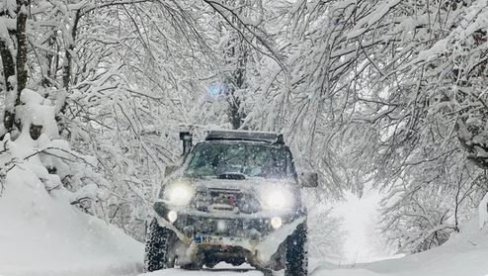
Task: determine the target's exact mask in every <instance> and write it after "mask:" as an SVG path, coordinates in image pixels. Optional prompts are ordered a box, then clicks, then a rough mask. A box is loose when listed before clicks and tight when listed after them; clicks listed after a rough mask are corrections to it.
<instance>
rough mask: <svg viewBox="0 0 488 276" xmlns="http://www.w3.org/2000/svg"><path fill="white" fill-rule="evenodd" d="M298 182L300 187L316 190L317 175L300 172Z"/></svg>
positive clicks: (317, 183)
mask: <svg viewBox="0 0 488 276" xmlns="http://www.w3.org/2000/svg"><path fill="white" fill-rule="evenodd" d="M298 182H299V183H300V185H301V186H302V187H306V188H316V187H317V186H319V175H318V174H317V173H316V172H300V173H299V174H298Z"/></svg>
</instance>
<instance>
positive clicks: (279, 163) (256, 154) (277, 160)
mask: <svg viewBox="0 0 488 276" xmlns="http://www.w3.org/2000/svg"><path fill="white" fill-rule="evenodd" d="M227 173H236V174H243V175H244V176H247V177H265V178H289V177H293V176H294V169H293V164H292V158H291V154H290V151H289V150H288V149H287V148H286V147H283V146H277V145H269V144H258V143H256V144H255V143H244V142H236V143H201V144H198V145H197V146H196V147H195V149H194V150H193V157H192V158H191V160H190V162H189V165H188V167H187V169H186V171H185V175H186V176H190V177H206V176H219V175H222V174H227Z"/></svg>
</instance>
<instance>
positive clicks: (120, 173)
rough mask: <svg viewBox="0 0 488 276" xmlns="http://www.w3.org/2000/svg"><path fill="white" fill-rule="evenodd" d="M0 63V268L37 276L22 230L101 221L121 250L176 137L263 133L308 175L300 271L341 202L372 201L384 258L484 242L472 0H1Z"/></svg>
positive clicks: (481, 91)
mask: <svg viewBox="0 0 488 276" xmlns="http://www.w3.org/2000/svg"><path fill="white" fill-rule="evenodd" d="M0 58H1V66H0V71H1V74H0V83H1V84H0V106H1V109H2V110H1V111H0V118H1V123H0V140H1V143H0V161H1V162H0V274H2V275H3V274H5V275H57V274H55V273H54V272H57V271H55V270H53V269H52V268H49V271H51V272H49V273H48V272H45V271H47V270H43V271H44V272H39V270H38V267H39V266H40V264H35V265H34V266H35V269H34V270H37V271H38V272H37V273H38V274H35V273H32V270H28V269H27V268H26V267H29V266H30V265H32V264H31V263H30V261H29V258H31V259H32V260H34V259H37V258H38V256H42V255H43V253H42V252H45V250H46V247H44V246H45V245H44V244H43V243H42V242H40V241H39V239H42V236H40V237H39V236H36V237H31V238H27V240H26V241H25V243H21V244H20V245H19V244H15V243H13V242H12V241H11V240H12V239H22V238H24V237H25V236H30V235H33V234H32V233H34V232H36V231H42V232H43V233H48V232H49V233H51V235H52V236H56V235H57V234H56V233H58V232H59V233H61V232H63V235H64V234H66V233H67V232H70V231H72V232H71V233H77V232H79V235H78V234H72V235H71V234H70V235H67V234H66V235H67V236H66V237H64V236H63V239H72V240H77V239H82V238H80V235H86V233H88V232H90V231H92V230H93V229H92V228H89V227H93V225H97V226H96V229H98V230H99V231H105V230H100V229H102V228H103V229H105V227H109V229H111V230H110V231H115V232H116V233H117V234H116V236H117V237H118V238H117V239H128V238H126V236H130V237H131V242H130V243H131V244H130V246H127V247H123V246H121V247H120V248H119V250H120V251H126V250H129V251H130V250H133V248H138V249H139V247H140V246H141V245H140V244H143V243H144V240H145V239H146V236H147V232H148V227H149V222H150V217H151V215H152V208H153V207H152V206H153V203H154V201H155V198H157V196H158V192H159V189H160V186H161V183H162V182H163V181H164V179H165V170H166V168H167V167H169V166H171V165H172V164H175V163H178V161H179V159H180V158H181V155H182V150H183V149H182V146H181V142H180V139H179V132H180V131H181V130H189V131H191V132H192V133H194V134H195V138H194V139H196V140H198V139H199V137H201V136H202V135H203V133H204V131H205V130H207V129H235V130H243V131H270V132H277V133H282V134H283V135H284V139H285V141H286V143H287V145H289V147H290V149H291V151H292V152H293V154H294V159H295V163H296V165H297V167H298V168H300V169H304V170H313V171H315V172H317V173H318V183H319V185H318V187H317V188H315V189H313V190H310V191H309V192H308V193H309V194H308V197H307V198H308V200H307V202H308V209H309V215H308V224H309V235H310V241H309V252H310V254H312V256H313V258H314V259H315V260H317V263H318V264H322V263H325V262H329V261H331V260H332V259H334V258H337V256H338V255H340V254H341V243H343V242H344V239H347V237H345V236H344V233H342V232H341V230H340V224H341V221H340V219H338V218H336V217H334V216H332V215H331V212H333V209H334V205H335V204H337V203H338V202H341V201H343V200H344V194H345V193H350V194H352V195H354V196H355V197H357V198H361V197H362V196H363V195H364V194H365V192H367V191H368V190H374V191H378V192H379V193H381V194H382V198H381V200H380V202H379V218H380V219H379V221H378V224H377V225H376V228H377V230H378V231H377V233H378V235H381V236H382V237H384V240H385V244H386V245H387V247H388V248H390V249H391V250H392V252H393V253H394V254H402V255H411V254H415V255H416V254H424V253H425V252H426V251H430V250H435V249H434V248H438V247H439V246H442V245H443V244H444V243H446V242H448V241H449V240H450V238H451V237H459V236H460V235H462V233H463V229H465V227H467V226H469V225H470V224H471V222H472V221H473V220H475V221H476V223H475V224H476V227H473V228H476V229H477V230H476V231H474V232H476V234H473V235H478V234H480V233H484V232H483V231H484V230H479V229H480V228H482V229H485V230H487V229H486V228H484V227H485V226H484V224H485V222H488V214H487V213H488V211H487V203H488V174H487V169H488V67H487V65H488V1H486V0H415V1H413V0H403V1H401V0H276V1H265V0H1V1H0ZM44 217H46V218H48V219H46V220H43V218H44ZM74 217H76V218H77V219H76V221H75V219H74ZM64 218H69V220H70V221H69V222H66V221H64ZM43 221H44V222H43ZM29 225H32V227H33V228H32V229H31V230H32V231H31V230H27V229H26V228H29V227H30V226H29ZM36 227H37V228H36ZM87 227H88V228H87ZM117 228H118V229H120V230H115V229H117ZM2 229H3V230H2ZM36 229H37V230H36ZM90 229H91V230H90ZM94 231H97V230H94ZM485 232H486V231H485ZM43 235H44V234H43ZM104 235H105V234H103V235H102V234H100V235H99V236H100V237H99V238H100V239H104V238H103V237H105V236H104ZM480 235H482V237H483V238H484V239H485V240H486V235H487V234H486V233H485V234H480ZM83 237H84V236H83ZM107 239H108V238H107ZM132 239H133V240H132ZM95 240H96V239H94V240H93V241H95ZM49 241H51V242H52V243H53V246H54V248H56V245H55V244H56V242H55V241H56V239H55V238H52V237H50V238H49ZM104 242H106V239H104ZM94 243H96V242H94ZM75 244H76V243H75ZM481 244H482V242H480V243H478V245H480V246H479V247H478V249H479V250H480V252H479V254H480V255H481V256H484V257H483V258H484V260H486V257H487V256H488V242H486V241H484V245H485V247H482V248H484V250H481V249H480V247H481ZM36 246H39V247H42V248H34V247H36ZM91 246H92V245H90V246H89V247H88V248H86V250H88V252H89V251H90V250H92V249H93V248H94V247H91ZM73 247H75V248H73V251H74V250H77V249H76V246H75V245H74V246H73ZM17 249H18V250H17ZM83 250H85V249H82V250H81V251H82V252H84V251H83ZM134 250H135V249H134ZM25 251H32V252H31V254H30V256H31V257H28V258H24V257H22V256H24V253H23V252H25ZM53 251H56V249H53ZM102 251H103V250H102ZM36 252H37V253H36ZM434 252H435V251H434ZM58 253H59V252H58ZM99 253H100V252H99ZM102 253H103V252H102ZM102 253H100V254H102ZM106 253H107V254H108V252H106ZM36 254H38V255H36ZM53 254H54V253H53ZM87 254H89V253H87ZM94 254H95V253H94ZM96 254H98V253H96ZM121 254H122V255H124V257H123V258H120V259H124V258H125V259H131V258H132V257H131V256H132V255H131V256H129V255H130V254H126V253H121ZM136 255H137V254H136ZM53 256H58V255H56V254H54V255H53ZM60 256H61V253H60ZM60 256H58V257H59V258H61V257H60ZM476 256H478V255H476ZM53 258H54V257H53ZM142 258H143V257H140V258H139V259H138V260H137V262H138V263H140V262H142V261H143V259H142ZM19 259H22V261H18V260H19ZM46 259H49V258H48V257H47V256H45V257H42V258H40V259H38V262H39V263H49V261H47V260H46ZM2 260H4V261H2ZM131 260H132V259H131ZM51 262H52V261H51ZM120 262H122V261H120ZM85 263H89V261H87V259H85V260H84V261H83V262H81V263H80V266H84V264H85ZM481 263H484V262H482V261H480V263H479V264H480V266H476V265H473V267H474V268H475V269H476V267H477V268H479V269H480V271H484V274H478V273H481V272H478V270H474V271H473V272H472V273H473V274H470V273H466V274H460V273H459V272H458V273H457V274H453V275H468V276H471V275H472V276H478V275H479V276H482V275H485V274H486V273H488V266H487V265H486V264H485V265H484V267H481ZM97 265H99V263H97ZM134 266H136V267H137V268H134V271H135V272H134V274H133V275H137V273H142V271H140V267H139V265H138V264H135V265H134ZM92 267H96V265H93V266H92ZM20 268H24V269H20ZM63 269H64V268H63ZM69 269H71V267H70V268H69ZM310 269H313V267H310ZM483 269H484V270H483ZM23 271H25V273H24V274H22V273H23ZM63 271H64V272H62V273H61V274H59V275H87V274H90V273H91V272H90V273H88V272H87V270H86V268H85V270H83V273H85V274H83V273H80V274H76V273H73V274H70V273H67V272H66V271H67V270H63ZM115 271H117V269H115ZM119 271H120V270H119ZM460 271H462V270H460ZM63 273H64V274H63ZM117 273H119V272H116V273H113V272H112V274H110V275H122V274H117ZM316 273H317V274H315V273H313V274H312V275H335V274H331V272H329V271H328V270H327V271H325V270H324V271H322V272H321V271H320V270H319V271H318V272H316ZM320 273H323V274H320ZM404 273H405V274H398V275H424V274H409V273H408V272H404ZM454 273H456V272H454ZM91 275H94V274H91ZM96 275H99V274H96ZM100 275H102V274H100ZM103 275H107V274H103ZM123 275H128V274H127V273H125V274H123ZM154 275H156V274H154ZM158 275H159V274H158ZM160 275H173V274H160ZM174 275H180V274H174ZM181 275H186V274H181ZM191 275H200V274H198V273H197V274H191ZM249 275H261V274H249ZM337 275H373V274H366V273H364V274H361V273H359V274H352V273H351V274H347V272H346V273H344V274H337ZM374 275H393V274H381V273H379V274H374ZM394 275H397V274H394ZM425 275H429V276H430V275H438V274H425ZM439 275H447V274H439Z"/></svg>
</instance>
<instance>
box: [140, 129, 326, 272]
mask: <svg viewBox="0 0 488 276" xmlns="http://www.w3.org/2000/svg"><path fill="white" fill-rule="evenodd" d="M180 138H181V139H182V140H183V144H184V146H183V148H184V152H185V157H184V158H183V161H182V163H181V165H180V166H179V168H178V169H177V170H174V171H173V172H172V173H171V174H170V176H169V177H166V180H165V181H164V183H163V185H162V188H161V191H160V194H159V198H158V199H157V200H156V203H155V204H154V211H155V212H154V213H155V215H154V219H153V220H152V222H151V224H150V226H149V233H148V237H147V243H146V256H145V269H146V271H155V270H160V269H166V268H173V267H175V266H179V267H181V268H184V269H200V268H202V267H203V266H206V267H208V268H212V267H214V266H215V265H216V264H217V263H219V262H227V263H230V264H232V265H240V264H242V263H245V262H247V263H249V264H250V265H252V266H254V267H256V268H258V269H260V270H263V271H268V272H269V271H276V270H282V269H284V270H285V275H292V276H302V275H307V246H306V245H307V224H306V221H307V220H306V218H307V212H306V208H305V206H304V204H303V202H302V197H301V191H300V188H301V187H315V186H317V174H315V173H303V174H300V175H299V174H297V172H296V170H295V165H294V162H293V157H292V154H291V152H290V150H289V148H288V147H287V146H286V145H285V143H284V141H283V136H282V135H281V134H275V133H266V132H246V131H209V132H208V134H207V136H206V139H205V141H202V142H200V143H197V144H196V145H195V146H194V147H192V146H191V145H192V136H191V135H190V133H188V132H187V133H180ZM168 168H169V170H173V168H172V167H168Z"/></svg>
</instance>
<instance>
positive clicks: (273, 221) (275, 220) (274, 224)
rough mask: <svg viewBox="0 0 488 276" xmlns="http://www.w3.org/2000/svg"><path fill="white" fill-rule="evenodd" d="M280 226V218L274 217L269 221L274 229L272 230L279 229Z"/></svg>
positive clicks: (281, 223)
mask: <svg viewBox="0 0 488 276" xmlns="http://www.w3.org/2000/svg"><path fill="white" fill-rule="evenodd" d="M281 225H283V221H282V220H281V218H280V217H274V218H272V219H271V226H272V227H273V228H274V229H278V228H280V227H281Z"/></svg>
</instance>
